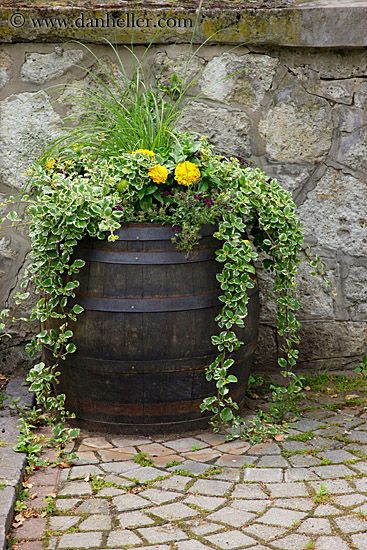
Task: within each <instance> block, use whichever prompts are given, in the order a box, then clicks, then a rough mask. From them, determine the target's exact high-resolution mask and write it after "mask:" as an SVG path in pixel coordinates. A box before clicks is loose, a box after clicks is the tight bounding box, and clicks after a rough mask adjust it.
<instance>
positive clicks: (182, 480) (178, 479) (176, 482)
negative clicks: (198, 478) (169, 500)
mask: <svg viewBox="0 0 367 550" xmlns="http://www.w3.org/2000/svg"><path fill="white" fill-rule="evenodd" d="M191 479H192V478H191V477H187V476H179V475H173V476H172V477H170V478H168V479H164V480H163V481H158V482H157V483H155V485H156V487H162V489H174V490H175V491H183V490H184V489H185V486H186V485H187V483H188V482H189V481H191Z"/></svg>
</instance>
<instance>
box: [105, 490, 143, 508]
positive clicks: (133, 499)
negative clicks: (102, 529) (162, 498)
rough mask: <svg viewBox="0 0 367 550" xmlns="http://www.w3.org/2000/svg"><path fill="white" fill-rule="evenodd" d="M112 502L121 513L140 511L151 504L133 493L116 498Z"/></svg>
mask: <svg viewBox="0 0 367 550" xmlns="http://www.w3.org/2000/svg"><path fill="white" fill-rule="evenodd" d="M112 502H113V504H114V506H116V508H117V510H118V511H119V512H127V511H129V510H139V509H140V508H144V507H146V506H147V505H148V503H149V501H148V500H146V499H145V498H141V497H140V496H139V495H133V494H131V493H127V494H126V495H121V496H118V497H114V498H113V499H112Z"/></svg>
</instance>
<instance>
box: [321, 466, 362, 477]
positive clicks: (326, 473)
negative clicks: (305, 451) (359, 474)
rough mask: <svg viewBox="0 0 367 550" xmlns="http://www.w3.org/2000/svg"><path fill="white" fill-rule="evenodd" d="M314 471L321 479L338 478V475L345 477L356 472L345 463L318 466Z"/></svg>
mask: <svg viewBox="0 0 367 550" xmlns="http://www.w3.org/2000/svg"><path fill="white" fill-rule="evenodd" d="M312 471H313V472H314V473H315V474H316V475H318V476H319V477H320V478H321V479H336V478H338V477H340V478H343V477H346V476H350V475H351V474H354V472H353V471H352V470H351V469H350V468H348V467H347V466H345V465H344V464H339V465H335V464H333V465H332V466H318V467H317V468H312Z"/></svg>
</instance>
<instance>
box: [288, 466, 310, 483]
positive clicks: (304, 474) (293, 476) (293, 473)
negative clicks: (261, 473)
mask: <svg viewBox="0 0 367 550" xmlns="http://www.w3.org/2000/svg"><path fill="white" fill-rule="evenodd" d="M314 479H317V475H316V474H315V473H314V472H311V470H308V469H307V468H288V469H287V470H285V474H284V480H285V481H286V482H287V483H289V482H292V481H312V480H314Z"/></svg>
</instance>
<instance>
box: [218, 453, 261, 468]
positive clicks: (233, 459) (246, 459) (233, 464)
mask: <svg viewBox="0 0 367 550" xmlns="http://www.w3.org/2000/svg"><path fill="white" fill-rule="evenodd" d="M256 460H258V457H253V456H247V455H235V454H227V455H222V456H221V457H220V458H218V460H217V461H216V463H215V465H216V466H229V467H230V468H239V467H241V466H248V465H249V464H254V462H256Z"/></svg>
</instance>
